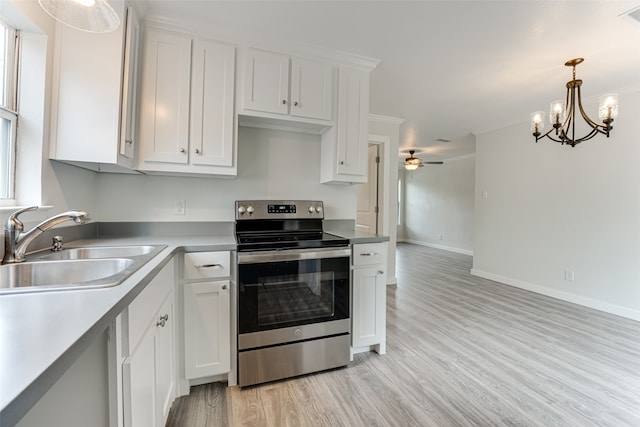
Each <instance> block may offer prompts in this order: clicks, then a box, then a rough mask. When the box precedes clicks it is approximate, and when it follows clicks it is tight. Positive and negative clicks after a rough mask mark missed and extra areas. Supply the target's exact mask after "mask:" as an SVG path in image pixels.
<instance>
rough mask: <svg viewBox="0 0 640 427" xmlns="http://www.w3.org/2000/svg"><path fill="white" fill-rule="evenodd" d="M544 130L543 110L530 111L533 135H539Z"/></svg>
mask: <svg viewBox="0 0 640 427" xmlns="http://www.w3.org/2000/svg"><path fill="white" fill-rule="evenodd" d="M543 130H544V111H536V112H534V113H531V132H532V133H533V135H534V136H540V133H541V132H542V131H543Z"/></svg>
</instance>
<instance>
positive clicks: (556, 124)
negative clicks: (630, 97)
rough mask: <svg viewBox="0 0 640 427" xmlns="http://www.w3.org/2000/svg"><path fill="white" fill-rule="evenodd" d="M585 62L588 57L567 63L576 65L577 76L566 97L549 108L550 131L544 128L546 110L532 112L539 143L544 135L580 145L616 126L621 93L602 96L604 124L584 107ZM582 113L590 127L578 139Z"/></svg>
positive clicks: (568, 88) (600, 107) (600, 116)
mask: <svg viewBox="0 0 640 427" xmlns="http://www.w3.org/2000/svg"><path fill="white" fill-rule="evenodd" d="M582 61H584V58H575V59H571V60H569V61H567V62H565V64H564V65H566V66H567V67H572V68H573V79H572V80H571V81H568V82H567V85H566V86H567V96H566V100H565V101H562V100H558V101H553V102H552V103H551V108H550V109H549V122H550V123H551V125H552V128H551V129H549V130H548V131H547V132H546V133H544V134H543V133H542V132H543V131H544V116H545V114H544V111H535V112H533V113H531V133H532V134H533V136H534V137H535V139H536V142H538V141H539V140H541V139H542V138H544V137H547V138H549V139H550V140H552V141H555V142H559V143H560V144H562V145H565V144H567V145H570V146H572V147H575V146H576V145H577V144H579V143H581V142H583V141H587V140H589V139H591V138H593V137H594V136H596V135H597V134H599V133H600V134H603V135H606V137H607V138H608V137H609V133H610V131H611V129H613V126H611V123H613V121H614V120H615V119H616V118H617V117H618V95H617V94H615V93H611V94H607V95H603V96H601V97H600V99H599V105H598V117H599V118H600V120H601V121H602V123H597V122H595V121H593V120H591V119H590V118H589V116H587V113H585V112H584V109H583V107H582V96H581V93H580V88H581V86H582V80H579V79H576V66H577V65H578V64H580V63H581V62H582ZM578 112H579V113H580V115H581V116H582V118H583V120H584V121H585V122H586V124H587V125H588V127H589V128H590V130H589V131H588V132H587V134H586V135H585V136H583V137H581V138H576V135H575V132H576V115H577V113H578Z"/></svg>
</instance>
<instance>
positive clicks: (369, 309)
mask: <svg viewBox="0 0 640 427" xmlns="http://www.w3.org/2000/svg"><path fill="white" fill-rule="evenodd" d="M352 314H353V321H352V338H351V339H352V347H354V348H355V347H363V346H369V345H374V344H381V343H384V341H385V339H386V330H385V328H386V325H385V324H386V275H385V273H384V269H383V268H382V267H369V268H356V269H354V270H353V313H352Z"/></svg>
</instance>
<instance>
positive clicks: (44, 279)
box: [0, 258, 134, 292]
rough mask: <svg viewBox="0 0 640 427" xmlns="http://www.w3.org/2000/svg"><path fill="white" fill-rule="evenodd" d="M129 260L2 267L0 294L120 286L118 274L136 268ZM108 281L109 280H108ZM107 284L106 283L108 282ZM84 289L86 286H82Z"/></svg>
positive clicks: (40, 263)
mask: <svg viewBox="0 0 640 427" xmlns="http://www.w3.org/2000/svg"><path fill="white" fill-rule="evenodd" d="M133 264H134V261H133V260H132V259H128V258H111V259H86V260H76V261H42V262H22V263H18V264H6V265H1V266H0V284H1V286H2V287H1V288H0V292H2V291H5V290H7V289H9V290H12V289H15V288H21V290H23V291H28V290H29V289H27V288H32V289H33V290H35V288H38V289H39V290H45V288H51V287H63V288H67V287H70V286H80V287H85V286H92V285H94V286H95V285H101V286H106V285H108V284H111V283H114V282H117V277H116V276H118V274H119V273H122V272H124V271H126V270H127V268H129V267H131V266H133ZM107 278H110V279H108V280H106V279H107ZM105 280H106V281H105ZM83 285H84V286H83Z"/></svg>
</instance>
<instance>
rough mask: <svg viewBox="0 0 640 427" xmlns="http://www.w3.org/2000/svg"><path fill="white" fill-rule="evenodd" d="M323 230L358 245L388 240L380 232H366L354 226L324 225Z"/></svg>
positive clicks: (387, 237)
mask: <svg viewBox="0 0 640 427" xmlns="http://www.w3.org/2000/svg"><path fill="white" fill-rule="evenodd" d="M324 231H325V232H327V233H329V234H333V235H335V236H340V237H344V238H345V239H349V242H350V243H351V244H353V245H358V244H361V243H379V242H388V241H389V236H383V235H381V234H371V233H367V232H366V231H360V230H358V229H354V228H340V227H336V228H331V227H325V230H324Z"/></svg>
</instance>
